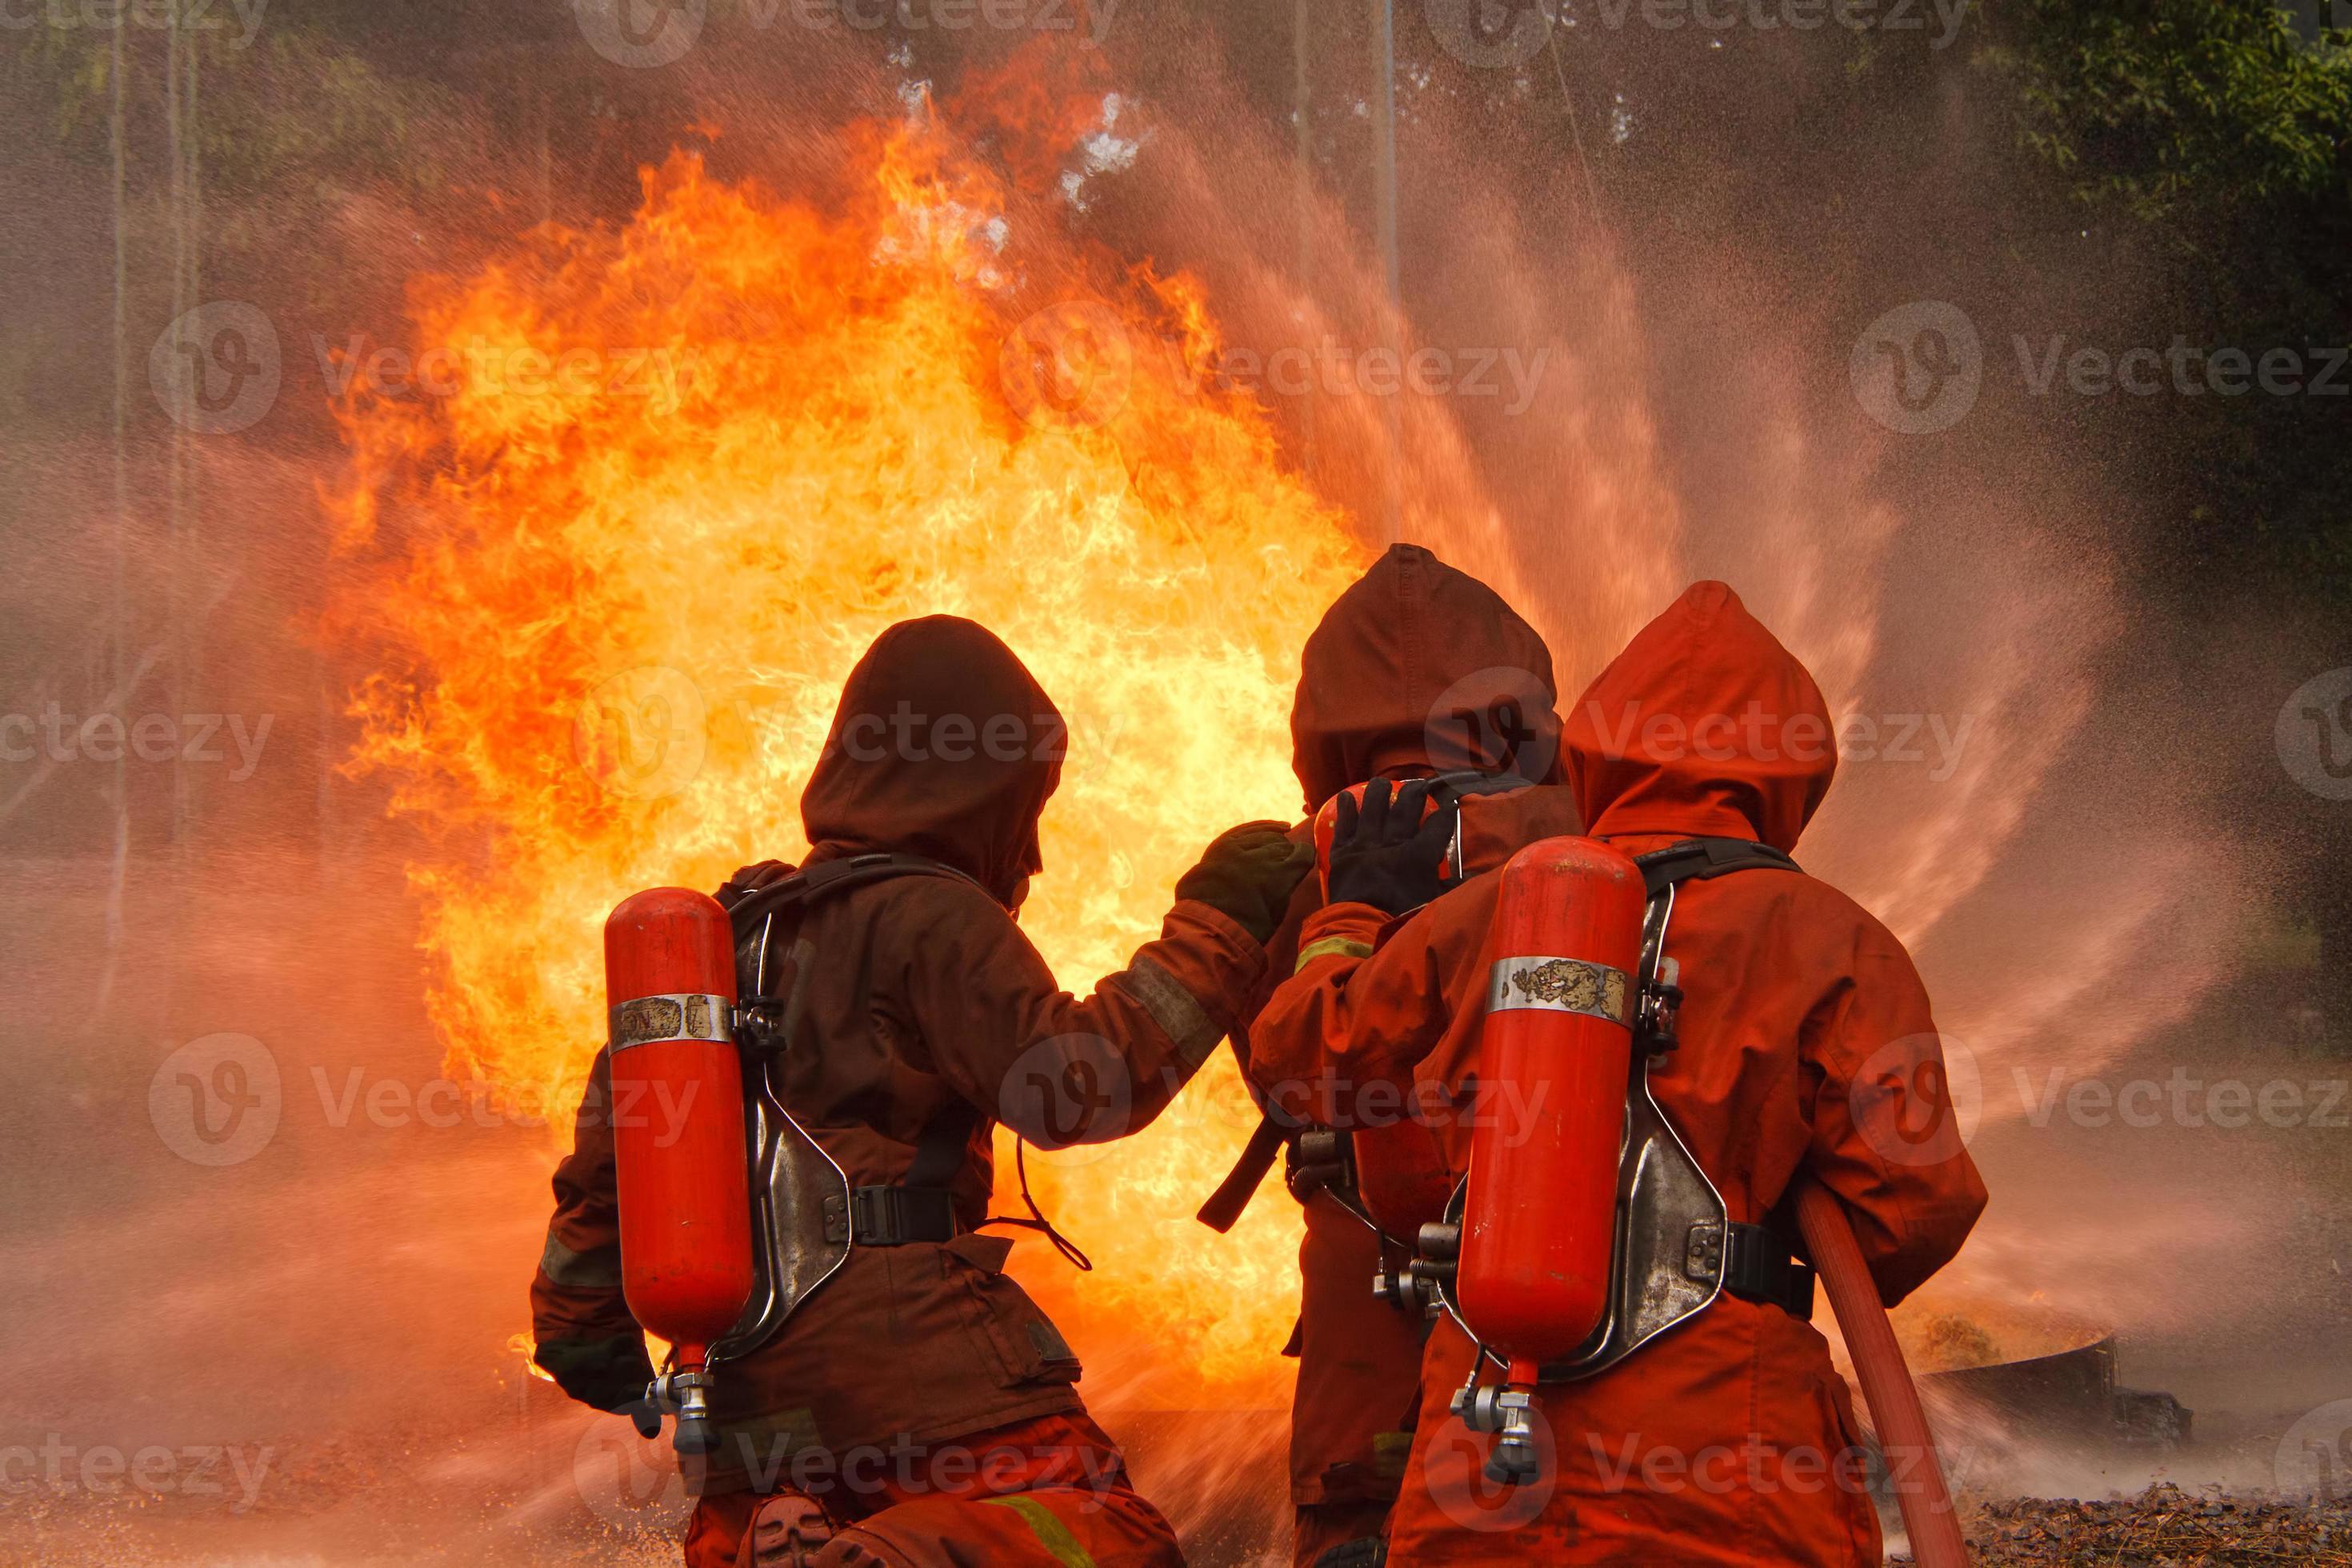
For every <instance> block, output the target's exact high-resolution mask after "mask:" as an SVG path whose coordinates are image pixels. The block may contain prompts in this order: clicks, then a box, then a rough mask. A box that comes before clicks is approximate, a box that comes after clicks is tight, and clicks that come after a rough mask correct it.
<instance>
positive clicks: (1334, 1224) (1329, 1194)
mask: <svg viewBox="0 0 2352 1568" xmlns="http://www.w3.org/2000/svg"><path fill="white" fill-rule="evenodd" d="M1554 702H1555V700H1554V689H1553V685H1552V672H1551V655H1550V653H1549V650H1548V649H1547V648H1546V647H1545V646H1544V643H1543V639H1542V638H1541V637H1538V636H1537V635H1536V632H1535V630H1534V628H1532V627H1531V626H1528V624H1527V622H1525V621H1524V620H1522V619H1521V618H1520V617H1519V616H1518V615H1517V613H1515V612H1514V611H1513V610H1512V609H1511V607H1510V605H1507V604H1506V603H1505V602H1504V601H1503V599H1502V597H1501V596H1500V595H1497V594H1496V593H1495V591H1494V590H1493V589H1491V588H1489V587H1487V586H1486V584H1483V583H1481V582H1479V581H1478V580H1477V579H1476V578H1475V577H1471V576H1469V575H1468V574H1465V573H1462V572H1459V571H1456V570H1455V569H1454V568H1453V567H1451V566H1449V565H1447V564H1446V563H1444V562H1443V561H1440V560H1439V559H1438V558H1437V557H1436V556H1435V555H1434V554H1433V553H1432V552H1430V551H1428V550H1425V549H1423V548H1421V547H1419V546H1416V545H1409V544H1399V545H1395V546H1392V547H1391V549H1390V550H1389V551H1388V552H1387V553H1386V554H1384V555H1383V556H1381V559H1380V560H1379V561H1377V562H1375V563H1373V564H1372V566H1371V567H1370V569H1369V570H1368V571H1366V572H1365V574H1364V575H1363V576H1362V577H1361V578H1360V579H1359V580H1358V581H1357V582H1356V583H1354V584H1351V585H1350V586H1349V588H1348V589H1347V591H1346V592H1344V593H1342V594H1341V595H1339V598H1338V599H1337V600H1335V601H1334V602H1333V603H1332V605H1331V607H1330V609H1329V610H1328V611H1327V612H1325V614H1324V616H1323V619H1322V622H1321V624H1320V625H1318V626H1317V627H1316V629H1315V631H1314V633H1313V635H1312V636H1310V637H1308V638H1307V646H1306V648H1305V650H1304V652H1303V654H1302V657H1301V658H1300V668H1299V679H1298V692H1297V699H1296V700H1295V702H1294V705H1293V707H1292V709H1291V719H1290V727H1291V736H1292V740H1293V751H1292V766H1293V768H1294V769H1295V771H1296V772H1297V775H1298V782H1299V785H1300V787H1301V788H1302V789H1303V790H1304V791H1305V792H1306V802H1307V814H1308V816H1310V817H1311V816H1314V814H1315V813H1316V812H1317V810H1318V808H1319V807H1320V806H1322V805H1323V804H1324V803H1325V802H1326V801H1328V800H1330V799H1331V798H1332V797H1333V796H1335V795H1339V792H1340V791H1342V790H1343V789H1346V788H1347V787H1348V786H1349V785H1351V784H1362V783H1364V782H1366V781H1367V780H1370V779H1374V778H1383V779H1409V778H1420V777H1425V776H1428V775H1431V774H1436V773H1443V774H1444V775H1446V776H1447V777H1449V778H1450V779H1452V780H1453V781H1454V784H1455V786H1456V787H1457V788H1463V789H1473V790H1477V791H1481V792H1486V793H1482V794H1480V795H1476V796H1475V801H1474V804H1473V805H1471V807H1470V815H1471V820H1472V822H1473V823H1474V824H1477V825H1480V830H1479V831H1477V832H1474V833H1473V834H1471V835H1470V836H1469V837H1467V838H1466V839H1465V853H1466V854H1467V856H1468V863H1469V865H1470V866H1471V867H1472V868H1475V869H1479V870H1484V869H1486V868H1487V867H1488V866H1489V865H1490V864H1500V858H1499V857H1502V856H1507V854H1508V853H1509V849H1510V847H1515V845H1516V843H1517V841H1518V840H1519V839H1520V838H1521V837H1528V836H1533V837H1545V836H1549V835H1552V834H1562V833H1574V832H1576V831H1577V830H1578V826H1579V821H1580V819H1579V817H1578V816H1577V814H1576V806H1575V802H1574V798H1573V796H1572V795H1571V793H1570V791H1569V790H1568V789H1567V788H1565V787H1563V786H1561V785H1560V784H1559V783H1558V762H1559V715H1558V713H1557V712H1556V711H1555V706H1554ZM1494 820H1501V821H1507V822H1508V823H1509V824H1510V825H1511V829H1510V832H1509V833H1507V834H1505V835H1503V836H1500V837H1497V836H1496V835H1495V834H1492V833H1489V832H1486V831H1485V828H1484V825H1486V824H1487V823H1488V822H1490V821H1494ZM1336 890H1337V891H1338V892H1339V893H1340V894H1345V893H1346V892H1347V891H1348V890H1349V889H1347V888H1346V887H1345V886H1344V885H1342V886H1340V887H1339V888H1338V889H1336ZM1318 903H1319V899H1318V897H1317V889H1315V888H1314V887H1313V886H1312V884H1309V885H1307V886H1304V887H1302V889H1300V894H1299V897H1298V899H1297V909H1296V912H1297V918H1301V919H1303V918H1304V917H1305V916H1306V915H1307V914H1308V913H1311V912H1312V910H1314V909H1315V908H1316V907H1317V905H1318ZM1330 940H1332V939H1329V938H1325V939H1322V940H1321V941H1309V942H1307V944H1306V945H1305V946H1304V948H1303V949H1299V953H1300V954H1303V956H1304V957H1305V959H1306V960H1307V961H1308V962H1312V961H1313V960H1314V958H1315V957H1316V956H1317V955H1318V953H1321V952H1330V951H1333V950H1332V949H1331V948H1329V947H1328V946H1327V945H1325V944H1326V943H1327V942H1329V941H1330ZM1337 940H1338V941H1339V950H1338V951H1342V952H1348V951H1353V949H1352V948H1351V947H1350V946H1349V942H1350V940H1351V939H1349V938H1347V937H1345V936H1341V937H1339V939H1337ZM1297 946H1298V939H1297V934H1296V932H1295V930H1294V929H1293V928H1291V927H1289V926H1288V925H1286V928H1285V931H1284V933H1283V935H1282V937H1280V938H1277V942H1276V951H1275V954H1274V956H1275V960H1276V967H1277V970H1286V967H1287V965H1286V960H1287V961H1290V962H1293V963H1295V962H1297V955H1295V954H1294V953H1293V952H1292V951H1291V950H1292V949H1293V948H1297ZM1274 1027H1276V1023H1275V1020H1273V1019H1271V1018H1269V1017H1267V1016H1263V1015H1262V1016H1260V1017H1259V1018H1258V1019H1257V1020H1255V1022H1253V1024H1252V1025H1251V1026H1250V1030H1249V1034H1248V1037H1247V1046H1248V1049H1249V1050H1250V1051H1252V1052H1255V1051H1257V1050H1259V1049H1260V1048H1261V1047H1260V1046H1259V1044H1258V1042H1259V1041H1260V1040H1261V1039H1264V1038H1265V1036H1266V1034H1267V1031H1268V1030H1269V1029H1271V1028H1274ZM1315 1047H1316V1043H1315V1042H1313V1041H1311V1040H1273V1041H1268V1042H1267V1044H1266V1045H1265V1047H1263V1048H1265V1050H1267V1051H1268V1052H1270V1054H1271V1056H1272V1057H1273V1058H1275V1059H1277V1060H1292V1059H1298V1058H1305V1057H1311V1056H1312V1055H1313V1054H1314V1050H1315ZM1442 1174H1443V1173H1442V1169H1441V1167H1440V1166H1439V1164H1438V1163H1437V1161H1436V1158H1435V1150H1434V1146H1433V1144H1432V1143H1431V1142H1430V1137H1429V1134H1428V1131H1427V1130H1426V1129H1424V1128H1423V1127H1419V1126H1416V1125H1414V1124H1412V1122H1411V1121H1407V1120H1404V1119H1401V1118H1400V1119H1391V1120H1389V1121H1386V1122H1384V1124H1383V1125H1381V1126H1379V1127H1364V1128H1357V1129H1352V1130H1347V1131H1341V1130H1337V1129H1333V1128H1329V1127H1326V1126H1318V1125H1315V1124H1313V1122H1312V1121H1311V1119H1310V1120H1309V1121H1308V1123H1307V1125H1304V1126H1294V1128H1293V1130H1292V1134H1291V1152H1290V1157H1289V1161H1288V1185H1289V1187H1290V1190H1291V1192H1292V1194H1294V1195H1295V1196H1297V1198H1298V1199H1299V1200H1300V1201H1301V1202H1302V1203H1303V1204H1304V1205H1305V1221H1306V1235H1305V1238H1304V1240H1303V1241H1302V1242H1301V1244H1300V1247H1299V1255H1298V1266H1299V1279H1300V1300H1299V1313H1298V1322H1297V1328H1296V1329H1295V1330H1294V1331H1292V1335H1291V1342H1290V1345H1289V1347H1288V1352H1287V1353H1289V1354H1292V1355H1295V1356H1296V1357H1297V1361H1298V1381H1297V1393H1296V1395H1295V1396H1294V1399H1293V1403H1292V1406H1291V1429H1290V1491H1291V1502H1292V1505H1293V1514H1294V1521H1295V1533H1294V1537H1293V1552H1294V1562H1295V1563H1297V1565H1298V1568H1309V1565H1321V1568H1356V1565H1360V1564H1364V1565H1368V1564H1370V1563H1377V1562H1378V1561H1379V1557H1378V1553H1379V1551H1380V1541H1381V1533H1382V1531H1383V1528H1384V1526H1385V1523H1386V1521H1387V1517H1388V1512H1389V1507H1390V1505H1391V1502H1392V1501H1393V1500H1395V1497H1396V1494H1397V1488H1398V1486H1399V1484H1400V1483H1401V1481H1402V1479H1403V1474H1404V1461H1405V1457H1406V1453H1407V1450H1408V1447H1409V1445H1410V1442H1411V1436H1412V1426H1413V1422H1414V1419H1415V1415H1416V1413H1417V1411H1418V1408H1419V1404H1420V1381H1421V1360H1422V1342H1423V1335H1424V1333H1425V1331H1426V1326H1427V1325H1426V1321H1425V1320H1424V1318H1423V1314H1422V1312H1421V1311H1420V1310H1418V1309H1417V1308H1415V1307H1413V1306H1412V1305H1411V1304H1409V1303H1406V1302H1403V1301H1401V1300H1398V1299H1397V1298H1396V1295H1395V1292H1394V1291H1393V1289H1391V1290H1388V1291H1386V1292H1384V1293H1383V1294H1381V1295H1375V1294H1374V1289H1373V1286H1374V1280H1375V1278H1376V1277H1379V1278H1383V1279H1389V1280H1391V1281H1393V1279H1395V1277H1396V1276H1397V1274H1398V1271H1399V1270H1400V1269H1401V1268H1402V1267H1403V1266H1404V1265H1405V1264H1406V1263H1407V1262H1409V1261H1410V1259H1411V1258H1412V1247H1411V1246H1410V1238H1411V1237H1412V1234H1413V1231H1412V1224H1411V1223H1410V1222H1409V1221H1407V1220H1406V1219H1404V1218H1402V1217H1401V1216H1400V1211H1402V1210H1403V1209H1407V1208H1409V1207H1410V1202H1409V1200H1407V1199H1402V1198H1401V1197H1400V1196H1399V1194H1400V1193H1401V1192H1403V1193H1409V1192H1411V1191H1412V1189H1413V1188H1415V1187H1416V1186H1421V1185H1426V1184H1429V1183H1432V1182H1436V1181H1441V1180H1442ZM1384 1211H1385V1212H1384Z"/></svg>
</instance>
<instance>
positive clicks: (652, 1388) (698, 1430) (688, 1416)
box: [646, 1369, 719, 1455]
mask: <svg viewBox="0 0 2352 1568" xmlns="http://www.w3.org/2000/svg"><path fill="white" fill-rule="evenodd" d="M646 1399H647V1401H648V1402H650V1403H651V1404H652V1405H653V1406H654V1408H655V1409H656V1410H669V1411H675V1412H676V1413H677V1433H676V1435H675V1436H673V1437H672V1438H671V1446H672V1447H675V1448H677V1451H678V1452H679V1453H681V1454H687V1455H702V1454H708V1453H710V1452H711V1451H712V1450H714V1449H715V1448H717V1447H719V1436H718V1434H717V1433H716V1432H715V1431H713V1430H712V1429H711V1426H710V1378H709V1375H708V1374H707V1373H703V1372H701V1371H700V1370H698V1369H697V1370H692V1371H687V1372H672V1373H664V1374H663V1375H661V1376H660V1377H657V1378H656V1379H654V1381H653V1382H652V1384H650V1385H648V1386H647V1387H646Z"/></svg>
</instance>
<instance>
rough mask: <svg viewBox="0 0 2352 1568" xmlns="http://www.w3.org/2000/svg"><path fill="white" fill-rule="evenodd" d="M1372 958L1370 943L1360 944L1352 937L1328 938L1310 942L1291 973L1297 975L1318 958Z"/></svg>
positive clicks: (1301, 950)
mask: <svg viewBox="0 0 2352 1568" xmlns="http://www.w3.org/2000/svg"><path fill="white" fill-rule="evenodd" d="M1371 956H1372V944H1371V943H1370V942H1358V941H1357V940H1356V939H1355V938H1354V937H1351V936H1327V937H1325V938H1324V939H1323V940H1322V941H1321V942H1308V943H1307V945H1306V946H1305V947H1302V948H1300V949H1299V950H1298V963H1297V966H1296V967H1295V968H1293V969H1292V970H1291V972H1290V973H1293V974H1296V973H1298V971H1299V970H1301V969H1304V968H1306V967H1307V965H1308V964H1310V963H1314V962H1315V961H1316V960H1317V959H1318V958H1370V957H1371Z"/></svg>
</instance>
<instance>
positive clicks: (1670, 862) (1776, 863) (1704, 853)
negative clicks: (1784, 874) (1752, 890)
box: [1633, 838, 1803, 898]
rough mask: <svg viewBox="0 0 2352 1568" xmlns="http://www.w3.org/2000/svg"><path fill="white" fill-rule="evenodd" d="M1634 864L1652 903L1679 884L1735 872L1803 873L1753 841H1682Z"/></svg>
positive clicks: (1784, 857)
mask: <svg viewBox="0 0 2352 1568" xmlns="http://www.w3.org/2000/svg"><path fill="white" fill-rule="evenodd" d="M1633 864H1634V865H1636V866H1639V867H1640V868H1642V880H1643V884H1644V885H1646V886H1647V888H1648V889H1649V893H1650V897H1652V898H1656V897H1657V896H1658V895H1659V894H1660V893H1662V892H1664V890H1665V889H1668V888H1671V887H1673V886H1675V884H1676V883H1678V882H1704V881H1706V880H1707V879H1710V878H1714V877H1726V876H1729V875H1730V874H1731V873H1732V872H1734V871H1757V870H1774V871H1798V870H1801V869H1803V868H1801V867H1800V866H1799V865H1798V864H1797V863H1796V861H1794V860H1792V859H1790V858H1789V857H1788V856H1787V855H1785V854H1783V853H1782V852H1781V851H1780V850H1778V849H1775V848H1773V847H1771V846H1770V845H1769V844H1759V843H1757V842H1756V841H1755V840H1754V839H1752V838H1685V839H1684V840H1683V841H1682V842H1681V843H1680V844H1669V845H1667V846H1666V847H1664V849H1653V850H1651V851H1650V852H1649V853H1648V854H1646V855H1636V856H1634V857H1633Z"/></svg>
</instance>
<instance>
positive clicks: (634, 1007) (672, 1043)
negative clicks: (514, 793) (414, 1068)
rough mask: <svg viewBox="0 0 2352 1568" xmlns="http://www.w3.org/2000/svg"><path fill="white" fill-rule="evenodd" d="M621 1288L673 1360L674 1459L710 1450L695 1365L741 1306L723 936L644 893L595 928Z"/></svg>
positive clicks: (742, 1251) (735, 1101) (729, 946)
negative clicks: (600, 938) (606, 1027)
mask: <svg viewBox="0 0 2352 1568" xmlns="http://www.w3.org/2000/svg"><path fill="white" fill-rule="evenodd" d="M604 994H605V998H606V1000H607V1002H608V1003H609V1004H610V1006H611V1012H610V1015H609V1016H610V1021H611V1027H612V1035H611V1056H610V1062H609V1066H610V1070H611V1073H612V1085H613V1092H612V1098H611V1100H609V1102H608V1104H609V1106H610V1111H611V1115H612V1117H613V1161H614V1173H615V1176H616V1178H617V1185H618V1188H619V1197H620V1210H621V1214H620V1218H621V1289H622V1293H623V1294H624V1295H625V1297H626V1298H627V1300H628V1303H629V1310H630V1311H631V1312H632V1313H633V1314H634V1315H635V1318H636V1320H637V1321H638V1322H640V1323H642V1324H644V1325H645V1326H646V1329H647V1330H649V1331H652V1332H653V1333H655V1334H657V1335H659V1336H660V1337H661V1338H663V1339H665V1340H667V1341H669V1342H670V1343H671V1344H672V1345H673V1346H675V1347H676V1350H677V1368H676V1371H675V1372H674V1373H672V1374H671V1375H670V1376H669V1377H668V1378H667V1379H666V1380H665V1383H666V1387H665V1392H666V1394H667V1396H668V1397H669V1398H670V1399H671V1400H672V1401H674V1402H675V1404H676V1405H677V1413H678V1424H677V1447H678V1451H679V1452H680V1453H689V1454H690V1453H708V1452H709V1446H710V1443H711V1431H710V1426H709V1405H708V1400H707V1390H708V1386H709V1385H708V1380H707V1374H706V1373H704V1372H703V1363H704V1361H705V1358H706V1356H707V1355H708V1352H709V1347H710V1345H711V1344H712V1342H715V1341H717V1340H718V1339H719V1338H720V1337H721V1336H723V1335H724V1334H725V1333H726V1332H727V1331H728V1330H730V1329H731V1328H733V1327H734V1326H735V1322H736V1320H737V1319H738V1318H740V1316H741V1315H742V1311H743V1305H744V1303H745V1302H746V1301H747V1300H750V1299H751V1287H752V1282H753V1272H752V1260H751V1162H750V1159H749V1157H748V1155H747V1153H746V1152H745V1146H744V1130H743V1068H742V1058H741V1057H740V1055H739V1053H738V1051H737V1048H736V1045H735V1037H734V1032H733V1021H734V1009H735V933H734V928H733V927H732V926H731V925H730V923H729V921H728V919H727V911H726V910H724V909H722V908H721V907H720V906H719V900H716V899H713V898H711V897H710V896H709V894H707V893H699V892H696V891H695V890H694V889H690V888H653V889H647V890H646V891H645V892H642V893H637V894H635V895H634V896H632V897H630V898H628V899H625V900H623V901H622V903H621V905H620V907H619V908H617V909H615V910H614V911H613V913H612V918H610V919H609V920H607V921H605V922H604Z"/></svg>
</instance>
